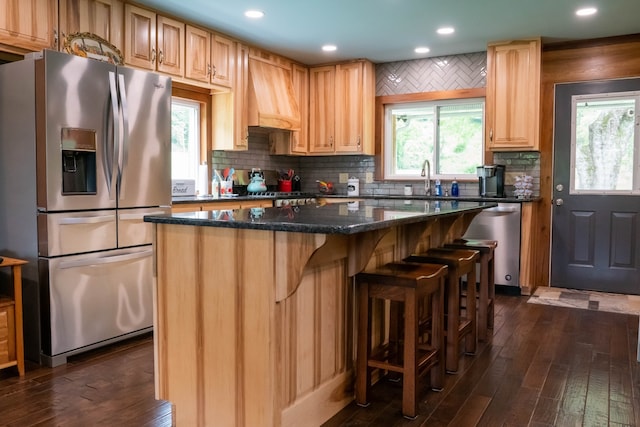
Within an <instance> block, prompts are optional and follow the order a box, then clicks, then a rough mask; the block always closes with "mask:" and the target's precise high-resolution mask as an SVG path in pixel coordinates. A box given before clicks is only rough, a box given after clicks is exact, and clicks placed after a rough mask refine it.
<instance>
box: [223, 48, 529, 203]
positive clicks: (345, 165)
mask: <svg viewBox="0 0 640 427" xmlns="http://www.w3.org/2000/svg"><path fill="white" fill-rule="evenodd" d="M485 85H486V52H476V53H468V54H462V55H452V56H443V57H437V58H423V59H416V60H411V61H397V62H388V63H384V64H377V65H376V96H384V95H397V94H409V93H421V92H434V91H441V90H456V89H469V88H482V87H485ZM494 163H498V164H504V165H506V166H507V176H506V185H507V194H508V195H511V194H512V191H513V186H512V184H513V182H514V177H515V176H516V175H522V174H527V175H532V176H533V177H534V193H535V194H536V195H537V194H539V191H538V189H539V182H540V180H539V177H540V173H539V170H540V166H539V156H538V155H537V153H496V155H495V156H494ZM212 164H213V165H214V167H217V168H219V169H220V168H224V167H226V166H234V167H235V168H236V169H251V168H252V167H260V168H261V169H280V168H286V169H289V168H292V169H294V170H296V171H297V172H299V173H300V175H301V177H302V179H303V181H302V190H303V191H309V192H315V191H316V188H317V184H316V180H322V181H331V182H333V183H334V187H335V189H336V192H337V193H346V188H347V184H346V183H339V182H338V181H339V179H338V178H339V174H340V173H348V175H349V176H350V177H351V176H353V177H356V178H359V179H360V193H361V194H367V195H389V194H402V193H403V192H404V187H405V185H407V184H409V185H411V186H412V187H413V193H414V194H424V182H423V181H416V180H411V181H377V182H372V183H366V182H365V178H366V173H367V172H373V171H374V168H375V164H374V158H373V156H353V155H351V156H304V157H288V156H272V155H269V147H268V142H267V139H266V135H264V134H263V133H257V134H251V133H250V136H249V150H248V151H247V152H221V151H215V152H214V153H213V162H212ZM443 184H444V186H445V188H449V186H450V183H449V182H445V183H443ZM459 184H460V194H461V195H463V196H467V195H468V196H475V195H477V194H478V185H477V182H476V181H475V180H474V181H467V182H460V183H459Z"/></svg>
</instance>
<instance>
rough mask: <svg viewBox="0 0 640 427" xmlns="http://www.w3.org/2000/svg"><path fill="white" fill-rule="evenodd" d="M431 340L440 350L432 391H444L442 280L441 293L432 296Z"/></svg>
mask: <svg viewBox="0 0 640 427" xmlns="http://www.w3.org/2000/svg"><path fill="white" fill-rule="evenodd" d="M431 313H432V314H431V337H432V338H431V340H432V343H431V345H432V346H436V345H437V346H438V348H439V349H440V351H439V355H438V361H439V362H438V366H437V367H436V366H434V367H433V368H431V372H429V375H430V377H431V389H432V390H434V391H442V390H443V388H444V372H445V367H444V366H445V361H444V354H445V347H444V346H445V344H444V279H440V292H438V293H437V295H432V296H431Z"/></svg>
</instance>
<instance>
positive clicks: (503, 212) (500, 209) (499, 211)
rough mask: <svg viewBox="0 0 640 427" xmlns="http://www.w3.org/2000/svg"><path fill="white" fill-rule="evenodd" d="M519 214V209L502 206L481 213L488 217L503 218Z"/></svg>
mask: <svg viewBox="0 0 640 427" xmlns="http://www.w3.org/2000/svg"><path fill="white" fill-rule="evenodd" d="M518 212H520V210H519V209H518V208H503V207H500V206H496V207H495V208H487V209H483V210H482V212H481V213H486V214H487V215H491V216H503V215H509V214H512V213H518Z"/></svg>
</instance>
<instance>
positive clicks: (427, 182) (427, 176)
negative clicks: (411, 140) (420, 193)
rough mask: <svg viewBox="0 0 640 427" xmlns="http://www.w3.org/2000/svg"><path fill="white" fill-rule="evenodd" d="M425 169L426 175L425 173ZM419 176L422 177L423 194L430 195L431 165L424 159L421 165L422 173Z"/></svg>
mask: <svg viewBox="0 0 640 427" xmlns="http://www.w3.org/2000/svg"><path fill="white" fill-rule="evenodd" d="M425 169H426V173H425ZM420 176H424V177H425V180H424V193H425V194H426V195H427V196H430V195H431V163H429V159H426V160H425V161H424V163H423V164H422V172H420Z"/></svg>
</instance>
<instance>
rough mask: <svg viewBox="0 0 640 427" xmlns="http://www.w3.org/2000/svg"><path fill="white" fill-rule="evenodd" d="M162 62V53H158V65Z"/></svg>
mask: <svg viewBox="0 0 640 427" xmlns="http://www.w3.org/2000/svg"><path fill="white" fill-rule="evenodd" d="M162 61H164V55H163V54H162V51H160V53H159V54H158V63H160V64H162Z"/></svg>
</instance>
